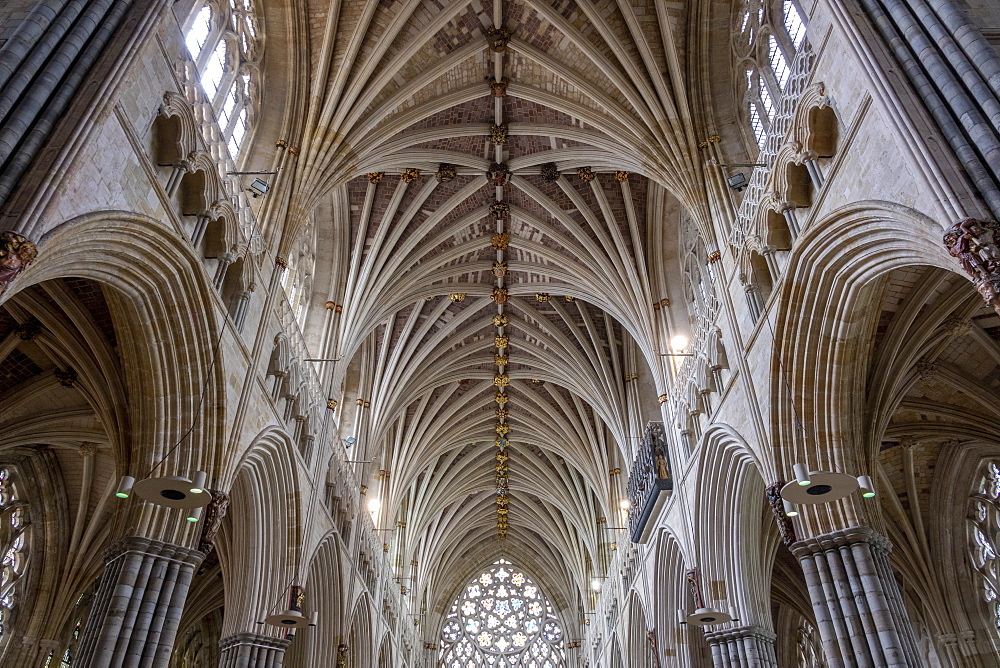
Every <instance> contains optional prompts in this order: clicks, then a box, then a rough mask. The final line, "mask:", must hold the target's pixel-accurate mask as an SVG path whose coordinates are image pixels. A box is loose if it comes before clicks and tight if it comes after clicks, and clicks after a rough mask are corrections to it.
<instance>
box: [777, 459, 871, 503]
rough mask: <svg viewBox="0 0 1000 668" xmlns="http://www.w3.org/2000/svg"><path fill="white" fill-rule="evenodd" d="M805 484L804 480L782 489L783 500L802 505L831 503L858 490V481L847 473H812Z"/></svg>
mask: <svg viewBox="0 0 1000 668" xmlns="http://www.w3.org/2000/svg"><path fill="white" fill-rule="evenodd" d="M796 466H800V465H796ZM805 482H806V484H804V485H803V484H802V483H803V481H802V480H793V481H791V482H789V483H788V484H786V485H785V486H784V487H782V488H781V498H783V499H785V500H787V501H790V502H791V503H797V504H800V505H801V504H806V505H810V504H817V503H830V502H831V501H836V500H838V499H842V498H844V497H845V496H847V495H849V494H853V493H854V492H856V491H857V490H858V479H857V478H855V477H854V476H849V475H847V474H846V473H832V472H829V471H810V472H809V476H808V478H807V479H806V480H805Z"/></svg>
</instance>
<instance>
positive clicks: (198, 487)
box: [188, 471, 208, 494]
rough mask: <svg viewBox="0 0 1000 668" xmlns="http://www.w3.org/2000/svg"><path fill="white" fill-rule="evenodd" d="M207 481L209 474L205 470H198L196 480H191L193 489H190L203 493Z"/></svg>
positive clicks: (193, 492)
mask: <svg viewBox="0 0 1000 668" xmlns="http://www.w3.org/2000/svg"><path fill="white" fill-rule="evenodd" d="M206 482H208V474H207V473H205V472H204V471H196V472H195V474H194V480H193V481H192V482H191V489H189V490H188V491H189V492H191V493H192V494H201V493H202V492H204V491H205V483H206Z"/></svg>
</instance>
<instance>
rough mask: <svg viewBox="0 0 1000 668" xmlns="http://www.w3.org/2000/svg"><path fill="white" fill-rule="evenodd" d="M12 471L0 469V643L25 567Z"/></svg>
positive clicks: (23, 529)
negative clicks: (0, 551) (0, 558)
mask: <svg viewBox="0 0 1000 668" xmlns="http://www.w3.org/2000/svg"><path fill="white" fill-rule="evenodd" d="M26 513H27V510H26V507H25V504H24V500H23V499H22V498H21V496H20V495H19V493H18V489H17V482H16V470H15V469H13V468H10V467H4V468H0V550H2V554H3V558H2V560H0V642H2V641H3V640H6V639H7V638H6V637H5V636H8V634H9V632H10V626H11V624H12V623H13V620H14V614H15V612H16V610H17V604H18V601H19V599H20V597H21V583H22V582H23V581H24V573H25V570H26V567H27V564H28V547H29V545H28V542H29V541H28V538H29V537H28V531H27V528H28V518H27V516H26Z"/></svg>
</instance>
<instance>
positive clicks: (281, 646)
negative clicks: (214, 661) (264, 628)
mask: <svg viewBox="0 0 1000 668" xmlns="http://www.w3.org/2000/svg"><path fill="white" fill-rule="evenodd" d="M288 644H289V641H288V640H283V639H278V638H272V637H270V636H264V635H260V634H259V633H237V634H236V635H233V636H229V637H228V638H225V639H224V640H223V641H222V642H221V643H220V646H221V648H222V659H221V660H220V661H219V668H281V662H282V661H283V660H284V658H285V650H286V649H287V648H288Z"/></svg>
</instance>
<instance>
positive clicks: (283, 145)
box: [274, 139, 288, 149]
mask: <svg viewBox="0 0 1000 668" xmlns="http://www.w3.org/2000/svg"><path fill="white" fill-rule="evenodd" d="M274 148H277V149H286V148H288V142H287V141H285V140H284V139H279V140H278V141H276V142H274Z"/></svg>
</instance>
